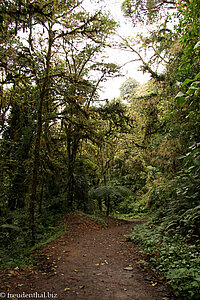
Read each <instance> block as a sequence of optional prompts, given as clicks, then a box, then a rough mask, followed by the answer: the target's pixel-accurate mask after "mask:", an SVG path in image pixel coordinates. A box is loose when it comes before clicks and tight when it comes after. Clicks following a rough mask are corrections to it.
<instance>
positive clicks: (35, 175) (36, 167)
mask: <svg viewBox="0 0 200 300" xmlns="http://www.w3.org/2000/svg"><path fill="white" fill-rule="evenodd" d="M52 44H53V37H52V29H51V28H50V29H49V45H48V52H47V57H46V72H45V77H44V82H43V85H42V89H41V93H40V98H39V104H38V114H37V131H36V140H35V148H34V162H33V175H32V190H31V196H30V206H29V218H30V223H29V229H30V236H31V239H32V243H33V244H34V242H35V203H36V199H37V186H38V174H39V167H40V147H41V135H42V123H43V105H44V100H45V97H46V94H47V87H48V83H49V72H50V62H51V48H52Z"/></svg>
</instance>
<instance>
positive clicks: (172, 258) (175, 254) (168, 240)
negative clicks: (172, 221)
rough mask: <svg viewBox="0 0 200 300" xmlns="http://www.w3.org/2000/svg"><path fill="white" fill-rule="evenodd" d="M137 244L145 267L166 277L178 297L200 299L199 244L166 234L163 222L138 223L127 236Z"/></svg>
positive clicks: (175, 235)
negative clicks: (156, 223)
mask: <svg viewBox="0 0 200 300" xmlns="http://www.w3.org/2000/svg"><path fill="white" fill-rule="evenodd" d="M129 238H130V239H131V241H133V242H134V243H135V244H138V245H140V247H139V248H140V254H141V256H142V258H143V260H141V261H140V263H142V264H143V266H144V267H145V266H146V265H151V267H152V268H153V270H154V271H155V272H156V273H157V274H158V275H159V276H160V277H163V278H165V280H166V282H167V283H168V284H169V285H170V286H171V288H172V291H173V293H174V295H175V296H177V297H178V299H188V300H189V299H190V300H191V299H200V250H199V245H198V244H196V245H195V244H191V243H190V244H188V243H186V241H185V238H184V237H183V236H181V235H180V234H177V233H174V234H173V235H172V234H167V233H165V232H164V228H163V226H162V225H160V226H158V225H154V224H151V223H150V222H149V223H148V224H142V225H137V226H136V227H135V228H134V230H133V231H132V232H131V234H130V235H129Z"/></svg>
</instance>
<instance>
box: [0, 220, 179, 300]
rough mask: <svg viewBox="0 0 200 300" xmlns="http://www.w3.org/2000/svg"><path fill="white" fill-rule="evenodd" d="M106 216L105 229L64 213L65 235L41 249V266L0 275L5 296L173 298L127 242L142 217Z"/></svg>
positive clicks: (92, 299) (99, 299)
mask: <svg viewBox="0 0 200 300" xmlns="http://www.w3.org/2000/svg"><path fill="white" fill-rule="evenodd" d="M105 220H106V222H107V223H108V226H107V228H103V227H102V226H100V225H97V224H96V223H95V222H93V221H92V220H91V219H90V218H88V217H87V216H85V215H69V216H68V217H65V223H66V226H67V229H68V231H67V233H66V234H65V235H64V236H62V237H60V238H58V239H57V240H56V241H54V242H51V243H49V244H47V245H45V246H44V247H43V249H42V255H41V256H40V261H39V263H38V265H37V266H35V267H33V268H30V269H21V270H20V269H18V268H16V269H15V270H14V271H12V272H11V273H9V272H8V273H7V274H6V273H5V272H3V273H4V274H1V275H3V276H1V282H2V288H3V292H5V293H6V294H7V293H8V292H9V293H10V294H7V299H11V297H10V295H11V294H17V295H15V298H14V299H26V298H25V295H26V294H32V295H30V296H32V297H28V299H37V298H38V299H58V300H73V299H78V300H79V299H80V300H82V299H88V300H107V299H110V300H120V299H127V300H129V299H130V300H137V299H138V300H152V299H156V300H162V299H163V300H167V299H173V298H172V297H170V294H169V291H168V290H167V288H166V287H165V286H164V285H163V284H162V282H160V281H159V280H158V279H156V278H155V277H154V276H153V273H152V272H151V271H147V270H146V271H142V270H141V269H140V268H139V265H138V264H137V260H138V255H137V250H136V247H135V246H134V245H133V244H132V243H130V242H127V240H126V237H125V235H126V234H128V233H129V232H130V230H131V229H132V228H133V227H134V226H135V224H137V223H139V222H141V221H137V220H135V221H131V222H126V221H117V220H113V219H110V218H105ZM1 292H2V289H1ZM20 294H21V295H20ZM4 299H6V298H4Z"/></svg>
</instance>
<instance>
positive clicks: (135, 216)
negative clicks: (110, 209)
mask: <svg viewBox="0 0 200 300" xmlns="http://www.w3.org/2000/svg"><path fill="white" fill-rule="evenodd" d="M111 216H112V217H113V218H115V219H119V220H131V219H144V220H148V218H149V215H148V213H129V214H121V213H113V214H112V215H111Z"/></svg>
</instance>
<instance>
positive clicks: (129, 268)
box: [124, 266, 133, 271]
mask: <svg viewBox="0 0 200 300" xmlns="http://www.w3.org/2000/svg"><path fill="white" fill-rule="evenodd" d="M124 270H126V271H133V267H130V266H129V267H125V268H124Z"/></svg>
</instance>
